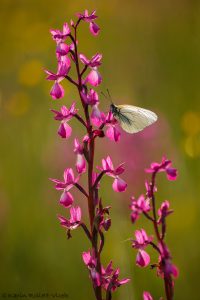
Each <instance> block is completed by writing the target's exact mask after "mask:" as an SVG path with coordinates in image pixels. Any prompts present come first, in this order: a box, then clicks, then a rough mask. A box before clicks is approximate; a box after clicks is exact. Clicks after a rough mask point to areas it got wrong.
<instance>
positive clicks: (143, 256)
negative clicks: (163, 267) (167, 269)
mask: <svg viewBox="0 0 200 300" xmlns="http://www.w3.org/2000/svg"><path fill="white" fill-rule="evenodd" d="M149 263H150V256H149V254H148V253H147V252H146V251H144V250H141V249H139V251H138V253H137V256H136V265H137V266H139V267H142V268H143V267H146V266H148V264H149Z"/></svg>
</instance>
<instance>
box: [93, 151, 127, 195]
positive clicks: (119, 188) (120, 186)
mask: <svg viewBox="0 0 200 300" xmlns="http://www.w3.org/2000/svg"><path fill="white" fill-rule="evenodd" d="M98 168H99V169H100V170H102V171H105V173H106V175H108V176H110V177H113V178H114V182H113V185H112V187H113V190H114V191H115V192H124V191H125V190H126V188H127V183H126V182H125V181H124V180H122V179H121V178H120V177H119V175H120V174H122V173H123V172H124V164H121V165H119V166H118V167H117V168H116V169H115V168H114V166H113V163H112V160H111V158H110V156H108V157H107V158H106V159H102V168H101V167H98Z"/></svg>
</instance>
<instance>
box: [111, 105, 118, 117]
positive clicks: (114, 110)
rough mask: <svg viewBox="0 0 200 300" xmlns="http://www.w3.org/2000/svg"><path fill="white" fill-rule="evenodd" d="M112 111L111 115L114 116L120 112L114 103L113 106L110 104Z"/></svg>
mask: <svg viewBox="0 0 200 300" xmlns="http://www.w3.org/2000/svg"><path fill="white" fill-rule="evenodd" d="M110 111H111V113H112V114H113V115H116V114H117V112H118V108H117V107H116V106H115V105H114V104H113V103H111V104H110Z"/></svg>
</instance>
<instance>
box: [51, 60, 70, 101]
mask: <svg viewBox="0 0 200 300" xmlns="http://www.w3.org/2000/svg"><path fill="white" fill-rule="evenodd" d="M70 67H71V62H70V59H69V58H68V57H67V56H66V57H65V58H64V60H62V61H59V62H58V70H57V73H56V74H55V73H53V72H51V71H48V70H45V72H46V73H47V75H48V76H47V78H46V79H47V80H53V81H55V83H54V85H53V87H52V89H51V91H50V95H51V96H52V98H53V99H54V100H55V99H60V98H62V97H64V89H63V87H62V86H61V85H60V82H61V81H62V80H63V79H64V78H65V76H66V75H67V74H68V72H69V70H70Z"/></svg>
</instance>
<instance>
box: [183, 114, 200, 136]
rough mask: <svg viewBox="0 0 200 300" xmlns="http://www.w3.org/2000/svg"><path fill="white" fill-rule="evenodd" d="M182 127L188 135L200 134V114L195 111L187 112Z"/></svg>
mask: <svg viewBox="0 0 200 300" xmlns="http://www.w3.org/2000/svg"><path fill="white" fill-rule="evenodd" d="M181 126H182V129H183V130H184V132H185V133H186V134H187V135H195V134H197V133H199V132H200V114H199V113H197V112H194V111H188V112H186V113H185V114H184V115H183V117H182V121H181Z"/></svg>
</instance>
